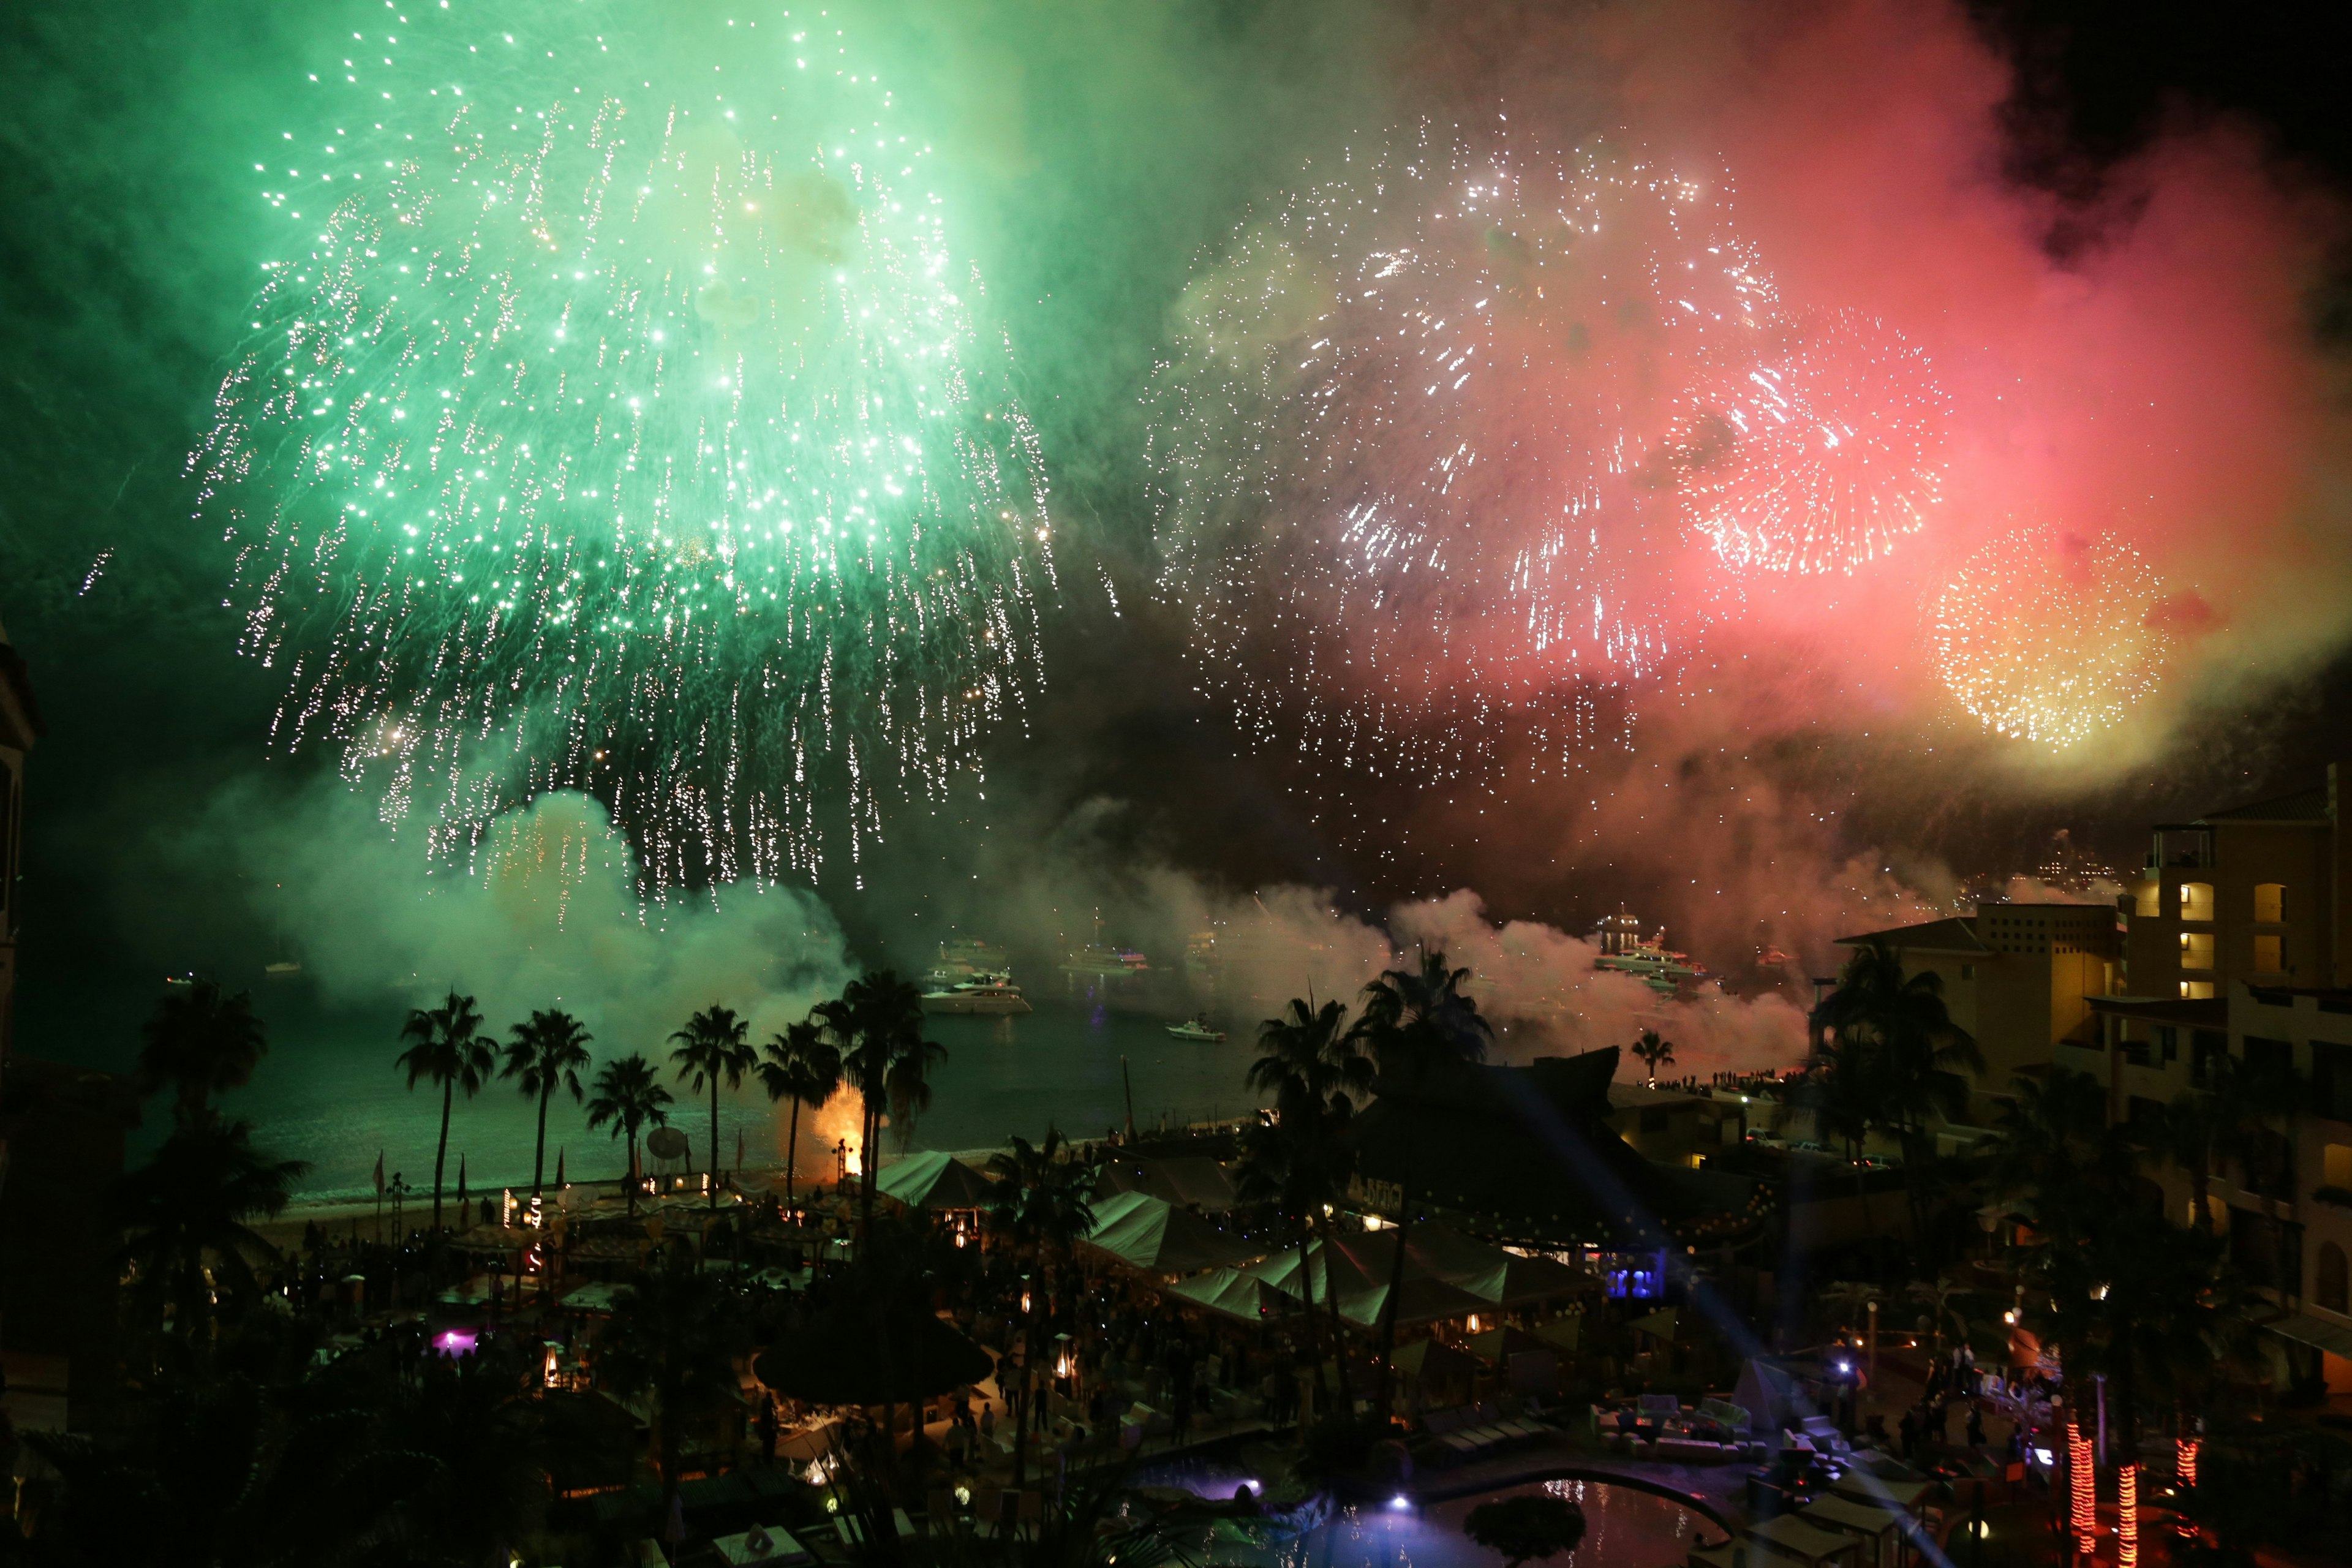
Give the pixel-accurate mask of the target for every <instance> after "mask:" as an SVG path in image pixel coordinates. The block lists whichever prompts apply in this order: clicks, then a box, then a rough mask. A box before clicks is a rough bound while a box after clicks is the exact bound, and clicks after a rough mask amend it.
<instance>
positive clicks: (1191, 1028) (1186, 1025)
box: [1168, 1013, 1225, 1046]
mask: <svg viewBox="0 0 2352 1568" xmlns="http://www.w3.org/2000/svg"><path fill="white" fill-rule="evenodd" d="M1168 1034H1169V1037H1170V1038H1171V1039H1178V1040H1199V1041H1200V1042H1202V1044H1203V1045H1211V1046H1213V1045H1215V1044H1217V1043H1218V1042H1219V1041H1221V1040H1223V1038H1224V1037H1225V1032H1224V1031H1223V1029H1213V1028H1211V1027H1210V1026H1209V1016H1208V1015H1207V1014H1206V1013H1203V1014H1202V1015H1201V1016H1199V1017H1197V1018H1187V1019H1185V1020H1184V1021H1183V1022H1182V1023H1181V1024H1171V1025H1169V1026H1168Z"/></svg>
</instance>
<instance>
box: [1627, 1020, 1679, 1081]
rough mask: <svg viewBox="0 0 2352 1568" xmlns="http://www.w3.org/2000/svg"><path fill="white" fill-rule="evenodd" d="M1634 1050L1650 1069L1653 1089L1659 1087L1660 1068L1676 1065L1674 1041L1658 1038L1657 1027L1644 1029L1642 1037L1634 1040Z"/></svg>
mask: <svg viewBox="0 0 2352 1568" xmlns="http://www.w3.org/2000/svg"><path fill="white" fill-rule="evenodd" d="M1633 1055H1634V1056H1635V1057H1637V1058H1640V1060H1641V1063H1642V1066H1643V1068H1645V1069H1646V1070H1647V1071H1648V1073H1649V1075H1650V1087H1651V1088H1652V1089H1655V1088H1657V1087H1658V1069H1659V1068H1662V1067H1672V1066H1674V1065H1675V1043H1674V1041H1672V1040H1662V1039H1660V1038H1658V1031H1657V1030H1655V1029H1644V1030H1643V1031H1642V1037H1641V1038H1640V1039H1638V1040H1635V1041H1634V1042H1633Z"/></svg>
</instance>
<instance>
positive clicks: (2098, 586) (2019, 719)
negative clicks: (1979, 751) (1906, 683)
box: [1934, 528, 2176, 749]
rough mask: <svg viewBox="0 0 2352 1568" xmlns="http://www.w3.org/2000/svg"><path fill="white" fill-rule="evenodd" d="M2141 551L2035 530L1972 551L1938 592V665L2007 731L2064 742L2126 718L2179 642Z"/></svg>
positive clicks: (1966, 699) (1961, 695)
mask: <svg viewBox="0 0 2352 1568" xmlns="http://www.w3.org/2000/svg"><path fill="white" fill-rule="evenodd" d="M2161 592H2162V590H2161V585H2160V584H2159V583H2158V578H2157V575H2156V571H2155V568H2153V567H2151V566H2150V565H2149V564H2148V563H2147V560H2146V559H2145V558H2143V557H2142V556H2141V555H2140V553H2139V552H2137V551H2136V550H2134V549H2133V548H2132V547H2131V546H2130V545H2128V544H2126V543H2125V542H2122V541H2121V540H2119V539H2116V538H2115V537H2113V536H2112V535H2108V534H2102V535H2100V536H2099V537H2098V538H2096V539H2089V540H2085V539H2083V538H2081V537H2079V536H2076V535H2074V534H2070V533H2066V532H2063V531H2059V530H2056V529H2050V528H2026V529H2021V530H2019V531H2016V532H2013V533H2011V534H2010V535H2008V536H2007V537H2006V538H2003V539H2000V540H1998V541H1996V542H1994V543H1992V544H1990V545H1988V546H1987V547H1986V548H1984V549H1983V550H1981V551H1979V552H1977V554H1975V555H1974V556H1972V557H1970V558H1969V562H1968V563H1967V564H1966V565H1964V566H1963V567H1961V569H1960V571H1959V573H1958V575H1957V576H1955V577H1954V578H1953V579H1952V581H1951V582H1950V584H1948V585H1947V586H1946V587H1945V589H1944V590H1943V592H1942V594H1941V595H1939V596H1938V597H1937V601H1936V604H1935V610H1934V618H1935V641H1936V655H1935V657H1936V671H1937V675H1938V676H1940V677H1941V678H1942V679H1943V682H1944V685H1945V686H1946V687H1947V688H1948V689H1949V690H1950V691H1951V693H1952V695H1953V696H1954V697H1956V698H1958V700H1959V704H1960V706H1961V707H1962V708H1964V709H1966V710H1968V711H1969V713H1970V714H1971V715H1973V716H1974V717H1975V718H1976V719H1978V720H1979V721H1981V722H1982V723H1983V724H1984V725H1985V727H1986V728H1987V729H1989V730H1990V731H1993V733H1995V734H1997V735H2004V736H2007V737H2009V738H2010V739H2011V740H2021V741H2033V742H2040V743H2042V744H2043V745H2046V746H2050V747H2052V748H2053V749H2063V748H2065V747H2069V746H2074V745H2077V744H2079V743H2081V742H2084V741H2086V740H2089V739H2090V738H2091V737H2093V736H2095V735H2097V734H2099V733H2101V732H2103V731H2106V730H2108V729H2111V728H2112V727H2114V726H2115V725H2116V724H2117V723H2119V722H2121V721H2123V719H2124V718H2125V716H2126V714H2128V713H2129V712H2130V711H2131V710H2132V709H2133V708H2134V707H2135V706H2137V704H2138V703H2139V702H2140V701H2142V700H2145V699H2146V698H2147V696H2148V695H2149V694H2150V693H2151V692H2153V691H2154V690H2155V689H2156V688H2157V686H2158V683H2159V682H2160V681H2161V679H2162V678H2163V674H2164V668H2165V664H2166V661H2167V660H2168V658H2169V657H2170V655H2171V653H2172V650H2173V647H2174V644H2175V641H2176V638H2175V637H2174V635H2173V633H2172V632H2171V630H2170V629H2169V627H2168V625H2167V624H2166V621H2165V619H2164V616H2163V609H2164V606H2163V605H2162V604H2161V603H2160V595H2161Z"/></svg>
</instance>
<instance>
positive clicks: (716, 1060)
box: [669, 1003, 759, 1209]
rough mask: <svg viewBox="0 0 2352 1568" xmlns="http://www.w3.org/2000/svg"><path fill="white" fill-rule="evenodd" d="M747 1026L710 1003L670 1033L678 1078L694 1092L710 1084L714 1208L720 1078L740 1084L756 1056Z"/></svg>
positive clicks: (714, 1200) (716, 1199)
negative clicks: (674, 1048) (674, 1031)
mask: <svg viewBox="0 0 2352 1568" xmlns="http://www.w3.org/2000/svg"><path fill="white" fill-rule="evenodd" d="M750 1028H751V1026H750V1025H748V1024H746V1023H745V1022H744V1021H743V1020H742V1019H740V1018H738V1017H737V1016H735V1010H734V1009H733V1008H731V1007H721V1006H719V1005H718V1004H717V1003H713V1004H711V1005H709V1006H708V1007H705V1008H704V1009H703V1010H702V1011H701V1012H699V1013H697V1014H696V1015H695V1016H693V1017H691V1018H688V1020H687V1021H686V1027H685V1028H683V1029H680V1030H679V1031H678V1032H677V1034H675V1035H672V1036H671V1037H670V1038H671V1039H673V1040H675V1041H677V1049H676V1050H674V1051H672V1052H670V1054H669V1059H670V1060H672V1061H674V1062H676V1063H677V1077H678V1081H679V1082H680V1083H691V1084H692V1085H693V1086H694V1089H695V1091H696V1092H697V1093H699V1092H701V1090H702V1089H703V1087H704V1086H705V1085H706V1084H707V1085H709V1089H710V1206H711V1207H712V1208H714V1209H715V1208H717V1207H718V1206H719V1079H722V1078H723V1079H726V1080H727V1087H728V1088H730V1089H740V1088H742V1087H743V1075H744V1074H745V1073H746V1072H749V1071H750V1070H751V1068H752V1066H753V1065H754V1064H755V1063H756V1062H757V1061H758V1060H759V1055H758V1053H757V1052H755V1051H753V1050H752V1049H751V1046H750V1045H749V1044H748V1043H746V1042H745V1040H744V1036H745V1035H746V1034H747V1033H748V1032H749V1031H750Z"/></svg>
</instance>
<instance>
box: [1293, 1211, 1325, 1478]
mask: <svg viewBox="0 0 2352 1568" xmlns="http://www.w3.org/2000/svg"><path fill="white" fill-rule="evenodd" d="M1330 1267H1331V1253H1330V1249H1329V1247H1328V1246H1327V1247H1325V1248H1324V1253H1323V1268H1324V1282H1325V1285H1326V1288H1327V1293H1328V1285H1329V1282H1330ZM1298 1288H1299V1290H1300V1292H1301V1293H1302V1294H1304V1295H1305V1297H1306V1298H1307V1321H1306V1329H1307V1354H1308V1355H1310V1356H1312V1357H1313V1358H1314V1360H1315V1387H1316V1390H1317V1392H1318V1393H1319V1394H1321V1395H1322V1396H1323V1402H1324V1403H1325V1404H1326V1405H1328V1404H1329V1403H1330V1402H1331V1379H1330V1377H1329V1375H1328V1372H1327V1371H1326V1369H1325V1366H1324V1362H1323V1325H1322V1324H1321V1323H1320V1322H1319V1321H1318V1320H1317V1319H1316V1316H1315V1229H1314V1224H1313V1222H1312V1221H1311V1220H1309V1219H1308V1218H1307V1211H1306V1210H1305V1209H1303V1208H1302V1209H1300V1210H1299V1211H1298ZM1301 1416H1302V1418H1301V1420H1300V1422H1299V1430H1300V1431H1302V1432H1304V1431H1305V1430H1306V1429H1307V1427H1306V1422H1305V1419H1304V1412H1302V1413H1301Z"/></svg>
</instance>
